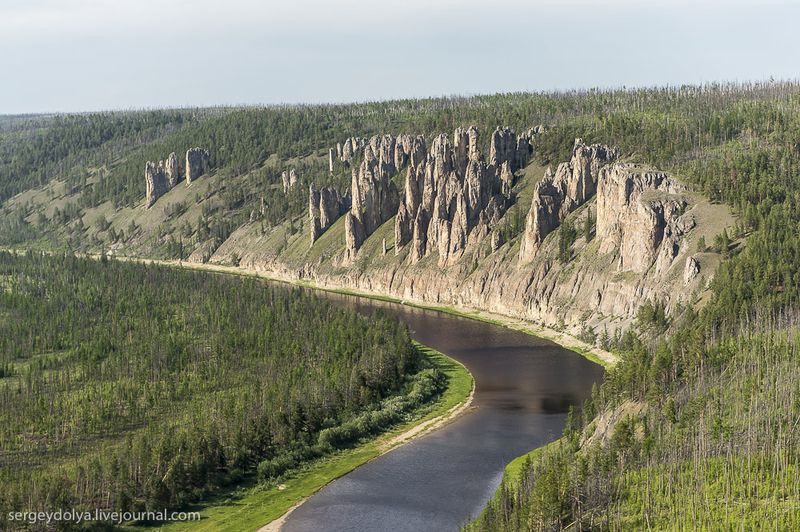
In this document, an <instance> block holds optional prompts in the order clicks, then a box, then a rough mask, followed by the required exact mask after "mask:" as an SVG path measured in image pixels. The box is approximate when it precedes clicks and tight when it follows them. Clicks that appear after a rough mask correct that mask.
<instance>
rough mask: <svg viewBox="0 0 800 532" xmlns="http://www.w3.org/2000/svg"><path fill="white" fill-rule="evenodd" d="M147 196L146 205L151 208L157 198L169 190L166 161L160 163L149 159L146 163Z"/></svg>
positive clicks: (145, 181)
mask: <svg viewBox="0 0 800 532" xmlns="http://www.w3.org/2000/svg"><path fill="white" fill-rule="evenodd" d="M144 183H145V198H144V206H145V208H147V209H149V208H150V207H152V206H153V204H155V202H156V200H157V199H158V198H160V197H161V196H163V195H164V194H165V193H166V192H167V190H169V187H168V184H167V175H166V172H165V171H164V161H161V162H159V163H158V164H156V163H153V162H150V161H147V163H145V165H144Z"/></svg>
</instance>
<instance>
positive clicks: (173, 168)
mask: <svg viewBox="0 0 800 532" xmlns="http://www.w3.org/2000/svg"><path fill="white" fill-rule="evenodd" d="M164 173H165V174H166V176H167V184H168V185H169V187H170V188H172V187H174V186H175V185H177V184H178V182H179V181H180V180H181V173H180V169H179V168H178V156H177V155H175V152H172V153H170V154H169V157H167V160H166V162H165V163H164Z"/></svg>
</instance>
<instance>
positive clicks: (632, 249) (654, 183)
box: [597, 163, 695, 273]
mask: <svg viewBox="0 0 800 532" xmlns="http://www.w3.org/2000/svg"><path fill="white" fill-rule="evenodd" d="M685 192H686V190H685V188H684V187H683V186H682V185H680V184H679V183H678V182H677V181H675V180H674V179H672V178H671V177H670V176H668V175H667V174H665V173H664V172H657V171H651V170H643V169H642V168H639V167H637V166H635V165H631V164H622V163H618V164H614V165H611V166H609V167H606V168H604V169H603V170H602V171H601V174H600V180H599V183H598V191H597V238H598V239H600V242H601V246H600V252H601V253H611V252H613V253H616V255H617V257H618V268H619V269H620V270H624V271H634V272H637V273H644V272H646V271H647V270H648V269H650V267H652V266H653V265H655V266H656V271H657V272H663V271H666V270H667V269H668V268H669V267H670V266H671V264H672V261H673V259H674V258H675V257H676V256H677V255H678V253H679V251H680V245H681V241H682V240H683V238H682V237H683V236H684V235H685V234H686V233H687V232H688V231H689V230H690V229H691V228H692V227H694V225H695V223H694V219H693V218H692V217H691V215H687V216H684V212H685V210H686V206H687V200H686V199H685V198H684V197H683V196H682V195H681V194H682V193H685Z"/></svg>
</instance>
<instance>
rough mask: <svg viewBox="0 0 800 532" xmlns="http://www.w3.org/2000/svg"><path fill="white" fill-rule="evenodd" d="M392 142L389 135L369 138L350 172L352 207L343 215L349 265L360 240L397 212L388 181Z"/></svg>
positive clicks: (395, 194) (394, 194)
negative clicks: (361, 157) (362, 154)
mask: <svg viewBox="0 0 800 532" xmlns="http://www.w3.org/2000/svg"><path fill="white" fill-rule="evenodd" d="M395 144H396V140H395V138H394V137H392V136H391V135H384V136H382V137H372V138H371V139H370V140H369V142H368V143H367V144H366V145H365V146H364V158H363V160H362V161H361V164H360V165H359V166H358V168H353V172H352V185H351V194H352V205H351V207H350V211H349V212H347V213H346V214H345V256H344V259H345V261H347V262H352V261H353V260H354V259H355V256H356V253H358V250H359V248H360V247H361V244H363V242H364V239H366V238H367V237H368V236H369V235H371V234H372V233H373V232H375V230H376V229H377V228H378V227H379V226H380V225H381V224H383V222H385V221H386V220H388V219H389V218H391V217H392V216H394V214H395V213H396V212H397V207H398V202H399V196H398V192H397V187H396V185H395V184H394V183H393V182H392V180H391V177H392V176H393V175H394V174H395V173H396V172H397V168H396V167H395V164H394V152H395Z"/></svg>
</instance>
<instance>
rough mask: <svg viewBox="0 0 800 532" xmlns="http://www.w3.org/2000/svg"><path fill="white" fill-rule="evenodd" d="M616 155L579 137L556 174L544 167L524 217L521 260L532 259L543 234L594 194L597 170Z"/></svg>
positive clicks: (597, 175) (606, 148) (551, 229)
mask: <svg viewBox="0 0 800 532" xmlns="http://www.w3.org/2000/svg"><path fill="white" fill-rule="evenodd" d="M617 155H618V154H617V150H614V149H610V148H608V147H606V146H602V145H600V144H594V145H591V146H587V145H586V144H584V142H583V140H582V139H575V144H574V146H573V148H572V157H571V158H570V160H569V161H568V162H565V163H561V164H559V165H558V169H557V170H556V172H555V173H553V171H552V170H551V169H550V168H548V169H547V172H545V175H544V177H543V178H542V180H541V181H539V183H537V184H536V188H535V189H534V192H533V200H532V202H531V207H530V210H529V211H528V216H527V217H526V219H525V232H524V233H523V236H522V242H521V244H520V252H519V259H520V261H522V262H525V261H529V260H531V259H532V258H533V257H534V256H535V255H536V252H537V251H538V250H539V247H540V246H541V244H542V242H543V241H544V239H545V237H546V236H547V235H548V234H549V233H551V232H552V231H553V230H555V229H556V228H557V227H558V226H559V225H561V222H562V221H563V220H564V218H566V217H567V215H569V214H570V213H571V212H572V211H574V210H575V209H577V208H578V207H580V206H581V205H583V204H584V203H586V201H587V200H589V198H591V197H592V196H594V194H595V192H596V190H597V180H598V178H599V173H600V169H601V168H602V167H603V166H605V165H607V164H609V163H610V162H612V161H614V160H615V159H616V158H617Z"/></svg>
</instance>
